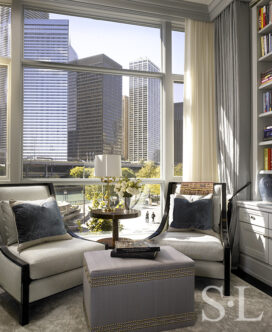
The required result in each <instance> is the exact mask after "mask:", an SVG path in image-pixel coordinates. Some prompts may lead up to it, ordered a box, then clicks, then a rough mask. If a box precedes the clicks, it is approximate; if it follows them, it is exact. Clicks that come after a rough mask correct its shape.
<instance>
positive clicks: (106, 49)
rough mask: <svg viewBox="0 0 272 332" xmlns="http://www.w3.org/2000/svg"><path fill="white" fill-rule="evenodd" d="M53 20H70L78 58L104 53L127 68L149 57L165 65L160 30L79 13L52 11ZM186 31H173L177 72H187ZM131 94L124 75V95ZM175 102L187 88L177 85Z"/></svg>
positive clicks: (175, 69)
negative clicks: (162, 57)
mask: <svg viewBox="0 0 272 332" xmlns="http://www.w3.org/2000/svg"><path fill="white" fill-rule="evenodd" d="M50 18H51V19H67V20H69V38H70V44H71V46H72V47H73V48H74V50H75V51H76V53H77V55H78V58H79V59H82V58H85V57H88V56H92V55H96V54H101V53H104V54H105V55H107V56H108V57H110V58H111V59H113V60H114V61H116V62H117V63H119V64H120V65H121V66H122V67H123V68H125V69H129V62H131V61H135V60H138V59H140V58H148V59H150V60H151V61H152V62H153V63H154V64H155V65H157V66H158V67H159V68H161V39H160V29H158V28H153V27H145V26H139V25H131V24H124V23H116V22H110V21H102V20H94V19H89V18H82V17H76V16H67V15H59V14H50ZM184 37H185V34H184V33H183V32H178V31H173V33H172V44H173V47H172V54H173V57H172V67H173V72H174V73H175V74H183V72H184V69H183V67H184ZM128 94H129V78H128V77H123V95H128ZM174 100H175V102H179V101H183V87H181V84H179V85H178V89H177V88H176V87H174Z"/></svg>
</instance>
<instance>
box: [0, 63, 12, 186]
mask: <svg viewBox="0 0 272 332" xmlns="http://www.w3.org/2000/svg"><path fill="white" fill-rule="evenodd" d="M0 66H4V67H7V82H8V86H7V110H6V111H7V114H6V119H7V121H6V142H7V144H6V174H5V175H2V176H0V181H1V182H2V181H3V182H5V181H8V180H9V179H10V149H11V147H10V139H9V134H10V127H11V126H10V114H11V108H10V100H11V80H10V67H11V58H10V57H0Z"/></svg>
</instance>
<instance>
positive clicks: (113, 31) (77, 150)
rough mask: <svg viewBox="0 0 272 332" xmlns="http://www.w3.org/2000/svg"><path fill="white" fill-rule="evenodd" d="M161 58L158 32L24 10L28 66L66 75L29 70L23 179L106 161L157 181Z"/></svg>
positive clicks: (57, 174)
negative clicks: (118, 160) (47, 65)
mask: <svg viewBox="0 0 272 332" xmlns="http://www.w3.org/2000/svg"><path fill="white" fill-rule="evenodd" d="M160 54H161V53H160V29H159V28H150V27H143V26H138V25H129V24H122V23H115V22H108V21H101V20H99V21H98V20H93V19H86V18H81V17H73V16H65V15H58V14H51V13H44V12H37V11H30V10H26V11H25V16H24V57H25V59H28V60H29V59H31V60H34V65H35V62H36V60H39V61H48V62H53V63H54V64H55V63H66V64H69V69H67V70H59V69H58V67H57V66H56V65H54V64H52V69H43V68H39V65H38V64H37V65H36V66H35V67H31V66H28V67H25V68H24V129H23V158H24V177H71V170H72V169H73V168H74V167H88V168H92V167H93V160H94V156H95V155H96V154H103V153H114V154H120V155H122V166H123V168H126V169H128V170H129V171H130V172H131V174H133V175H134V176H136V174H138V175H140V176H141V177H145V178H146V177H147V178H149V177H160V110H161V102H160V96H161V79H160V77H158V78H156V76H155V77H154V75H152V74H153V73H160V63H161V58H160ZM79 66H80V71H78V70H77V68H79ZM83 66H84V67H83ZM82 67H83V68H82ZM86 67H92V71H89V70H88V68H86ZM99 68H103V69H105V68H107V69H109V74H103V73H102V72H100V70H99ZM124 68H126V69H129V70H130V71H131V72H133V71H137V72H139V71H144V72H146V71H147V72H150V73H151V75H150V76H148V75H143V76H141V75H140V74H139V73H138V75H137V76H136V75H135V76H127V75H126V76H125V75H122V71H123V69H124ZM111 71H112V74H111V73H110V72H111ZM150 170H151V171H150ZM154 170H155V171H154ZM140 171H141V172H140ZM139 172H140V173H139Z"/></svg>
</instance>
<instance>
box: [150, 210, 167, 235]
mask: <svg viewBox="0 0 272 332" xmlns="http://www.w3.org/2000/svg"><path fill="white" fill-rule="evenodd" d="M167 218H168V212H165V213H164V215H163V217H162V221H161V223H160V225H159V227H158V228H157V230H156V231H155V232H154V233H153V234H151V235H150V236H149V237H148V238H147V239H149V240H150V239H152V238H153V237H156V236H158V235H160V234H161V233H162V231H163V230H164V227H165V225H166V222H167Z"/></svg>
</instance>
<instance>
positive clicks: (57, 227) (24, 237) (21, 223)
mask: <svg viewBox="0 0 272 332" xmlns="http://www.w3.org/2000/svg"><path fill="white" fill-rule="evenodd" d="M12 210H13V212H14V214H15V221H16V226H17V232H18V243H19V246H18V251H22V250H24V249H26V248H28V247H30V246H33V245H36V244H40V243H43V242H49V241H56V240H68V239H71V236H70V235H69V234H67V232H66V229H65V227H64V223H63V221H62V217H61V214H60V210H59V207H58V205H57V202H56V201H55V199H49V200H47V201H45V202H44V203H43V204H42V205H34V204H29V203H21V204H20V203H19V204H15V205H14V206H12Z"/></svg>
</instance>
